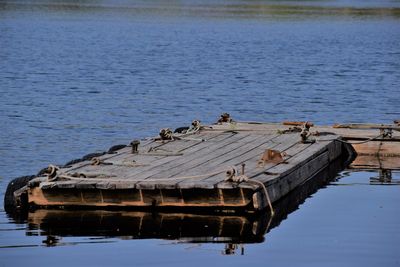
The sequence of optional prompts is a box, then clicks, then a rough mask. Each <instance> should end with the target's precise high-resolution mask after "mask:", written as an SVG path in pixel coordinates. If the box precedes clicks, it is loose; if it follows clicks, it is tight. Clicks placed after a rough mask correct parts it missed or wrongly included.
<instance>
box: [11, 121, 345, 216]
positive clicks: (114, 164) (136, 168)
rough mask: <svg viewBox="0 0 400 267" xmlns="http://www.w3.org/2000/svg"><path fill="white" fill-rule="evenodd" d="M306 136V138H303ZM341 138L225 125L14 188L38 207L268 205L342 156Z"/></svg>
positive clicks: (126, 150)
mask: <svg viewBox="0 0 400 267" xmlns="http://www.w3.org/2000/svg"><path fill="white" fill-rule="evenodd" d="M302 134H303V135H302ZM341 139H342V137H341V136H339V135H337V134H335V133H334V132H332V131H326V132H325V131H324V132H322V131H320V132H319V133H318V134H312V133H311V131H308V130H307V132H306V133H305V134H304V133H303V132H300V133H299V132H298V131H293V130H292V128H291V127H290V126H287V125H282V124H264V123H252V122H249V123H239V122H221V123H219V124H215V125H210V126H199V125H197V126H196V127H194V128H191V129H190V130H189V131H188V132H187V133H184V134H177V133H176V134H172V133H171V132H167V133H165V132H164V133H163V135H160V137H157V138H150V139H145V140H135V141H134V142H132V143H131V144H130V145H128V146H126V147H123V148H121V149H118V150H116V151H112V152H111V153H106V154H104V155H100V156H97V157H93V158H91V159H89V158H88V159H87V160H85V161H81V162H77V163H73V164H70V165H67V166H63V167H57V166H52V167H50V168H49V170H48V173H47V174H46V175H43V176H41V177H37V178H35V179H33V180H31V181H30V182H29V184H28V185H27V187H26V188H24V189H23V190H20V192H17V194H18V193H19V194H21V195H24V194H25V196H26V198H27V200H28V203H29V205H30V206H36V207H44V208H49V207H61V208H66V207H103V208H104V207H119V208H122V207H125V208H160V209H162V208H175V209H176V208H179V209H185V208H188V209H193V208H198V209H211V210H213V211H226V212H229V211H236V210H241V211H246V212H255V211H258V210H263V209H265V208H268V207H269V206H270V203H273V202H275V201H277V200H279V199H280V198H282V197H283V196H285V195H286V194H288V193H289V192H290V191H292V190H293V189H294V188H296V187H298V186H299V185H301V184H303V183H304V182H305V181H307V180H308V179H310V178H312V177H313V176H315V175H316V174H317V173H319V172H320V171H321V170H323V169H324V168H326V167H327V166H328V165H329V164H330V163H331V162H333V161H334V160H335V159H337V158H338V157H340V156H341V155H342V154H343V153H344V151H345V149H344V143H343V142H342V141H341Z"/></svg>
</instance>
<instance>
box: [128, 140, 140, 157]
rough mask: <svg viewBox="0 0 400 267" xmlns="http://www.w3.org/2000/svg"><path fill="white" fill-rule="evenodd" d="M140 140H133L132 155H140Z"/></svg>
mask: <svg viewBox="0 0 400 267" xmlns="http://www.w3.org/2000/svg"><path fill="white" fill-rule="evenodd" d="M139 144H140V141H139V140H133V141H132V142H131V143H130V145H131V146H132V154H138V153H139V150H138V149H139Z"/></svg>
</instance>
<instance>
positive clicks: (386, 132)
mask: <svg viewBox="0 0 400 267" xmlns="http://www.w3.org/2000/svg"><path fill="white" fill-rule="evenodd" d="M379 130H380V134H381V136H382V138H387V139H391V138H392V137H393V129H391V128H381V129H379Z"/></svg>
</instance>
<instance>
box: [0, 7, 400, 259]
mask: <svg viewBox="0 0 400 267" xmlns="http://www.w3.org/2000/svg"><path fill="white" fill-rule="evenodd" d="M0 96H1V97H0V127H1V128H0V193H1V200H0V206H1V208H0V266H22V265H24V264H33V265H40V264H43V265H45V266H49V265H57V266H71V265H72V264H75V265H85V266H107V265H143V266H158V265H161V264H162V265H165V266H186V265H187V264H190V265H193V266H204V265H211V264H213V265H214V264H218V265H235V266H236V265H243V264H252V265H267V264H268V265H273V266H321V265H323V266H399V265H400V254H399V253H398V251H399V250H398V246H399V245H400V229H399V226H400V213H399V211H400V208H399V206H398V203H400V187H399V186H398V185H376V184H374V183H371V182H370V178H371V177H376V176H377V175H378V174H377V173H375V172H347V171H346V170H345V171H341V172H340V173H339V174H338V175H337V177H336V178H334V176H335V173H333V174H332V173H331V174H330V175H331V176H332V175H333V177H330V178H329V179H331V178H334V179H333V180H332V181H331V182H329V183H328V184H327V185H318V186H315V185H314V186H313V188H314V189H313V190H310V191H309V192H300V193H297V195H294V196H292V198H293V199H295V200H296V201H297V202H296V204H297V205H294V206H293V207H292V206H290V205H289V206H288V204H287V203H289V202H291V201H289V200H287V201H286V202H284V201H283V203H281V204H279V205H280V208H279V210H280V211H281V216H280V218H278V219H276V220H275V221H273V222H272V223H271V224H270V226H269V227H267V226H268V223H269V222H270V221H269V219H268V216H267V215H265V216H264V217H263V216H261V218H250V219H249V218H244V220H245V221H246V225H245V226H246V227H244V228H243V229H245V230H243V231H244V232H245V234H243V232H242V235H240V234H237V233H236V232H235V230H234V229H236V228H234V226H237V225H236V224H235V223H236V222H237V221H241V219H243V218H224V219H226V220H227V221H229V222H232V227H230V226H229V225H228V226H229V227H230V228H229V227H228V226H226V227H228V228H229V229H228V230H227V231H226V233H222V234H221V233H218V231H217V232H215V230H216V229H217V228H218V227H220V224H219V223H214V224H212V222H213V221H218V220H219V219H221V218H208V217H201V216H197V215H196V216H194V217H190V218H187V217H185V216H183V215H179V216H181V217H179V216H178V215H177V218H178V219H177V218H170V219H171V221H172V223H171V226H170V227H164V226H162V227H161V226H160V221H162V220H161V219H160V218H164V217H163V216H164V215H157V214H141V213H110V212H93V213H89V212H88V213H69V214H60V213H52V212H46V211H39V212H35V213H32V214H30V215H29V216H28V218H27V219H26V220H25V221H24V220H23V221H15V220H14V219H13V218H10V217H8V216H7V215H6V214H5V212H4V210H3V195H4V192H5V189H6V186H7V184H8V182H9V181H10V180H11V179H12V178H14V177H17V176H21V175H28V174H35V173H36V172H37V171H38V170H39V169H41V168H43V167H44V166H47V165H48V164H49V163H56V164H57V163H59V164H62V163H65V162H67V161H68V160H70V159H73V158H79V157H81V156H83V155H85V154H87V153H89V152H95V151H103V150H106V149H107V148H108V147H110V146H111V145H115V144H120V143H123V144H127V143H129V142H130V141H131V140H132V139H134V138H139V137H146V136H153V135H155V134H157V133H158V130H159V129H160V128H163V127H170V128H175V127H179V126H185V125H188V124H190V122H191V120H193V119H195V118H196V119H200V120H202V122H203V123H211V122H214V121H216V120H217V118H218V117H219V115H220V114H221V113H223V112H229V113H231V115H232V116H233V117H234V119H237V120H257V121H270V122H280V121H283V120H310V121H313V122H315V123H318V124H332V123H334V122H382V123H390V122H391V121H392V120H393V119H399V118H400V105H399V103H400V1H398V0H382V1H377V0H369V1H361V0H359V1H358V0H353V1H351V0H350V1H345V0H338V1H330V0H327V1H318V0H316V1H268V0H266V1H250V0H249V1H246V0H230V1H229V0H226V1H223V0H214V1H210V0H202V1H200V0H187V1H167V0H165V1H161V0H158V1H156V0H154V1H153V0H146V1H144V0H143V1H128V0H126V1H124V0H121V1H118V0H116V1H111V0H104V1H94V0H92V1H91V0H87V1H84V0H74V1H72V0H63V1H48V0H44V1H4V0H0ZM329 179H328V180H329ZM399 179H400V174H399V173H398V172H393V180H395V181H398V180H399ZM321 186H322V188H321V189H320V190H318V192H316V188H318V187H321ZM309 194H311V197H308V198H306V197H307V196H308V195H309ZM290 200H291V199H290ZM165 216H167V215H165ZM182 216H183V217H182ZM140 218H142V219H141V220H142V221H145V222H146V224H144V226H143V225H142V226H138V224H137V220H138V219H140ZM143 218H144V219H143ZM165 220H169V217H168V216H167V217H165ZM247 220H248V221H247ZM174 225H175V228H174ZM255 225H256V226H257V227H258V228H257V227H256V228H257V229H259V231H256V232H254V231H253V228H252V227H250V226H253V227H255ZM138 227H139V228H140V227H142V228H140V229H139V230H138ZM143 227H144V228H143ZM146 227H147V228H146ZM157 227H158V228H157ZM224 227H225V226H224ZM263 231H265V232H267V234H263ZM235 233H236V234H235ZM218 235H220V236H224V238H226V239H223V238H220V239H218V238H217V237H218ZM193 236H196V238H193ZM190 237H192V238H190ZM224 240H225V241H224ZM193 241H195V243H192V242H193ZM210 241H213V242H214V243H211V242H210ZM235 242H236V243H241V242H244V243H245V244H244V245H243V252H244V253H243V254H244V255H241V254H242V253H241V249H242V247H241V246H240V245H239V246H238V248H237V249H236V250H234V251H235V252H236V253H235V254H234V255H231V256H228V255H223V253H222V251H223V250H224V248H225V246H226V244H225V243H235Z"/></svg>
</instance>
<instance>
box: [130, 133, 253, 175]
mask: <svg viewBox="0 0 400 267" xmlns="http://www.w3.org/2000/svg"><path fill="white" fill-rule="evenodd" d="M253 138H255V137H254V136H251V135H249V134H245V135H243V134H235V135H232V136H230V137H229V138H226V139H224V140H222V141H220V142H218V143H216V144H215V145H212V146H210V145H205V146H204V147H202V148H201V149H199V150H197V149H195V150H190V151H187V153H185V155H184V156H182V157H180V158H179V159H175V160H174V161H171V162H168V163H167V164H163V165H162V166H158V167H157V168H153V170H151V171H149V172H144V173H140V174H137V175H135V179H146V178H149V177H151V178H152V179H153V178H156V177H160V178H165V177H168V176H166V175H165V173H166V172H167V171H169V170H171V169H173V168H178V167H179V168H181V169H182V168H188V166H189V165H191V164H193V162H194V161H195V160H197V159H200V160H203V158H204V157H206V156H210V155H214V153H215V154H217V155H218V154H219V153H221V151H222V149H223V148H225V147H227V146H230V147H231V146H232V145H236V144H237V143H236V142H240V140H241V139H245V140H248V139H253Z"/></svg>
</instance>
